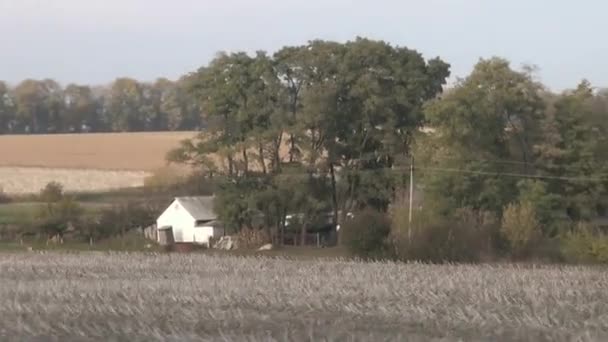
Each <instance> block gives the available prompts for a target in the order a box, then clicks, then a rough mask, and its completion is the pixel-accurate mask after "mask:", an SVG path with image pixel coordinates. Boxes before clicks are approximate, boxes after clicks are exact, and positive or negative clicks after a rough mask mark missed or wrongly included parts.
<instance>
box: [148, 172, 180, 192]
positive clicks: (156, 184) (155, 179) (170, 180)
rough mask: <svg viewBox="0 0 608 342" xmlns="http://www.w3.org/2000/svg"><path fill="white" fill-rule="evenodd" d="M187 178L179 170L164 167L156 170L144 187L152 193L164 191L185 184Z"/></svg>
mask: <svg viewBox="0 0 608 342" xmlns="http://www.w3.org/2000/svg"><path fill="white" fill-rule="evenodd" d="M184 181H185V178H184V177H183V176H182V175H180V174H179V172H178V171H177V170H175V169H174V168H170V167H164V168H160V169H157V170H154V172H152V174H151V175H150V176H148V177H146V178H145V179H144V187H145V188H146V189H147V190H152V191H164V190H168V189H171V188H172V187H174V186H176V185H178V184H180V183H183V182H184Z"/></svg>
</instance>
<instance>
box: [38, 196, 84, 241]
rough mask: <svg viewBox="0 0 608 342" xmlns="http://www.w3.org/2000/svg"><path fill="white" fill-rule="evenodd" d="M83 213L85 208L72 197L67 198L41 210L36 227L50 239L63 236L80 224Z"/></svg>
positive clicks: (44, 206) (49, 203)
mask: <svg viewBox="0 0 608 342" xmlns="http://www.w3.org/2000/svg"><path fill="white" fill-rule="evenodd" d="M49 199H52V197H49ZM83 213H84V210H83V208H82V207H81V206H80V205H79V204H78V203H77V202H76V201H75V200H74V199H73V198H72V197H70V196H65V197H62V198H61V199H60V200H59V201H57V202H48V203H47V204H46V205H43V206H42V207H41V208H40V213H39V217H38V222H37V224H36V226H37V228H38V231H39V232H40V233H42V234H44V235H46V236H47V237H48V238H52V237H55V236H63V234H64V233H65V232H66V231H68V229H69V228H70V227H74V226H77V225H78V224H79V222H80V219H81V217H82V214H83Z"/></svg>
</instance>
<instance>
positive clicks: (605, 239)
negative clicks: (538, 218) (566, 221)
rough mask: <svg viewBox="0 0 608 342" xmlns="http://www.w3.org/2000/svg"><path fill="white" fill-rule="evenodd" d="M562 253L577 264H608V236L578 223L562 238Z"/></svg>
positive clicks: (587, 225)
mask: <svg viewBox="0 0 608 342" xmlns="http://www.w3.org/2000/svg"><path fill="white" fill-rule="evenodd" d="M561 241H562V253H563V255H564V256H565V258H566V260H567V261H570V262H576V263H601V264H606V263H608V235H606V233H604V232H602V231H600V230H597V229H594V228H593V227H591V226H590V225H589V224H586V223H578V224H577V225H576V226H575V227H574V229H573V230H572V231H569V232H567V233H566V234H564V236H562V239H561Z"/></svg>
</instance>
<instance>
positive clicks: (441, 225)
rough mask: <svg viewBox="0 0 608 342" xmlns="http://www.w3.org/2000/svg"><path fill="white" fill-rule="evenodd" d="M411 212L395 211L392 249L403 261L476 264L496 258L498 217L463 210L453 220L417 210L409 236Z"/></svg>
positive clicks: (431, 211)
mask: <svg viewBox="0 0 608 342" xmlns="http://www.w3.org/2000/svg"><path fill="white" fill-rule="evenodd" d="M407 215H408V211H407V210H404V209H403V208H399V207H395V208H394V209H393V211H392V214H391V219H392V222H393V231H392V238H391V242H392V247H393V253H394V256H395V257H396V258H398V259H400V260H416V261H426V262H475V261H481V260H484V259H487V258H490V257H492V256H493V253H494V250H495V240H496V235H497V231H498V223H497V220H496V218H495V216H494V215H492V214H490V213H488V212H480V211H476V210H472V209H469V208H461V209H458V210H456V211H455V212H454V213H452V214H450V216H449V217H444V216H441V215H438V214H437V213H436V211H435V210H433V208H426V209H423V210H417V211H416V212H415V213H414V219H413V220H412V231H411V233H408V229H409V223H408V220H407Z"/></svg>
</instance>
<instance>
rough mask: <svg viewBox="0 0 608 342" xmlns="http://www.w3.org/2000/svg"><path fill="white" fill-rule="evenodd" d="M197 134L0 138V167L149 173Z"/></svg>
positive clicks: (161, 165)
mask: <svg viewBox="0 0 608 342" xmlns="http://www.w3.org/2000/svg"><path fill="white" fill-rule="evenodd" d="M195 135H196V132H145V133H87V134H49V135H0V166H8V167H44V168H62V169H96V170H129V171H152V170H155V169H158V168H161V167H163V166H165V165H166V162H165V156H166V154H167V152H168V151H170V150H171V149H174V148H176V147H177V146H178V145H179V142H180V141H182V140H184V139H189V138H192V137H194V136H195Z"/></svg>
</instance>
